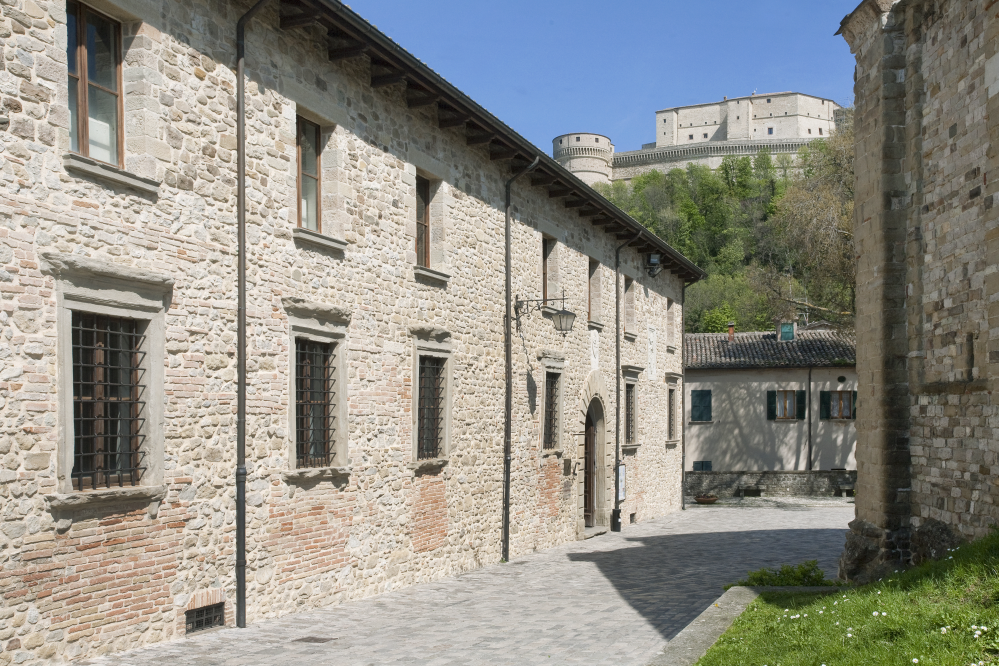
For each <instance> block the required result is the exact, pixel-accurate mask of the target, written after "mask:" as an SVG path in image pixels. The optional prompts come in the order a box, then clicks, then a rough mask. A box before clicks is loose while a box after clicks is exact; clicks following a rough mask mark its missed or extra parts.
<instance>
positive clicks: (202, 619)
mask: <svg viewBox="0 0 999 666" xmlns="http://www.w3.org/2000/svg"><path fill="white" fill-rule="evenodd" d="M185 616H186V619H187V633H189V634H192V633H194V632H195V631H203V630H204V629H211V628H213V627H224V626H225V602H223V603H221V604H213V605H211V606H202V607H201V608H195V609H194V610H189V611H187V612H186V613H185Z"/></svg>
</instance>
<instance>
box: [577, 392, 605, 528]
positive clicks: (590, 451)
mask: <svg viewBox="0 0 999 666" xmlns="http://www.w3.org/2000/svg"><path fill="white" fill-rule="evenodd" d="M605 431H606V425H605V421H604V409H603V403H602V402H601V400H600V398H599V397H597V396H593V397H592V398H591V400H590V404H589V407H588V408H587V410H586V419H585V421H584V428H583V469H582V472H583V473H582V475H581V477H582V478H581V481H582V489H581V495H582V500H583V501H582V505H583V506H582V508H583V527H584V529H586V528H592V527H599V526H603V525H609V524H610V512H609V511H608V510H607V506H606V503H607V488H606V486H607V465H606V463H607V461H606V460H605V459H604V458H605V457H606V456H605V451H606V449H605V441H606V434H607V433H606V432H605Z"/></svg>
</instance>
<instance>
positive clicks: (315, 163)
mask: <svg viewBox="0 0 999 666" xmlns="http://www.w3.org/2000/svg"><path fill="white" fill-rule="evenodd" d="M319 137H320V131H319V125H316V124H315V123H310V122H309V121H308V120H306V119H305V118H298V226H300V227H303V228H305V229H311V230H312V231H320V221H319V220H320V217H319V207H320V202H321V201H322V196H321V195H320V186H319V183H320V181H319V174H320V165H319V160H320V153H321V152H322V150H321V147H320V143H319Z"/></svg>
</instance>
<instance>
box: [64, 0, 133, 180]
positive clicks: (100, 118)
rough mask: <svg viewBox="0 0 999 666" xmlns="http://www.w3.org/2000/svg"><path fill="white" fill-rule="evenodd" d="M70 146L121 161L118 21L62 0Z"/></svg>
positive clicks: (109, 160)
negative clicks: (65, 36)
mask: <svg viewBox="0 0 999 666" xmlns="http://www.w3.org/2000/svg"><path fill="white" fill-rule="evenodd" d="M66 22H67V25H66V32H67V41H66V59H67V61H68V70H69V100H68V106H69V141H70V150H72V151H73V152H74V153H79V154H80V155H86V156H88V157H91V158H93V159H95V160H100V161H101V162H107V163H108V164H113V165H115V166H120V165H121V163H122V157H123V149H124V140H123V139H124V136H123V127H122V122H121V118H122V114H123V109H122V99H121V98H122V95H121V25H120V24H119V23H117V22H116V21H112V20H111V19H109V18H107V17H105V16H103V15H101V14H98V13H97V12H95V11H94V10H92V9H90V8H89V7H86V6H84V5H81V4H79V3H76V2H68V3H66Z"/></svg>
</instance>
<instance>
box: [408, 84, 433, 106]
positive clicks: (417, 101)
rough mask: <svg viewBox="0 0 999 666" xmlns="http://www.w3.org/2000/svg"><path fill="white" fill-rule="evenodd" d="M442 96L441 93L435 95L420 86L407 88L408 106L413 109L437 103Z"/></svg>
mask: <svg viewBox="0 0 999 666" xmlns="http://www.w3.org/2000/svg"><path fill="white" fill-rule="evenodd" d="M414 93H416V94H414ZM440 98H441V97H440V95H435V94H433V93H429V92H427V91H425V90H420V89H419V88H409V89H407V90H406V106H408V107H409V108H411V109H418V108H420V107H423V106H431V105H432V104H436V103H437V101H438V100H440Z"/></svg>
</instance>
